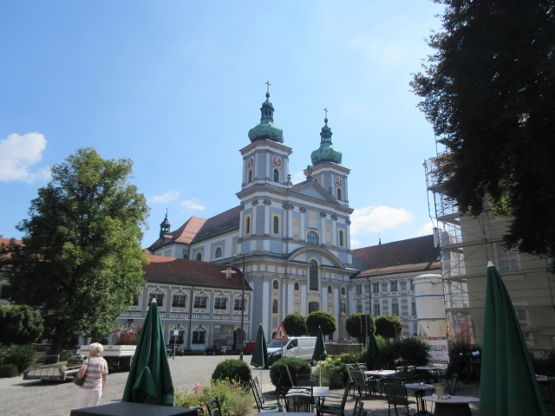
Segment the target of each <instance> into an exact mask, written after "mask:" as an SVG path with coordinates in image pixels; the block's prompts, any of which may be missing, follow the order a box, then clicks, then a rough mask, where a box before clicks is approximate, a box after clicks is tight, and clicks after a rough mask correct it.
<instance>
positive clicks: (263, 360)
mask: <svg viewBox="0 0 555 416" xmlns="http://www.w3.org/2000/svg"><path fill="white" fill-rule="evenodd" d="M251 365H254V366H255V367H259V368H260V369H261V370H262V368H269V367H270V362H269V359H268V346H267V345H266V337H265V336H264V329H263V328H262V324H260V326H259V327H258V333H257V334H256V345H255V346H254V350H253V351H252V358H251Z"/></svg>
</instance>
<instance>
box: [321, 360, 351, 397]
mask: <svg viewBox="0 0 555 416" xmlns="http://www.w3.org/2000/svg"><path fill="white" fill-rule="evenodd" d="M356 362H357V356H356V355H355V354H341V355H340V356H338V357H336V358H333V357H328V359H327V360H326V361H324V362H319V363H318V369H319V370H320V369H321V370H322V385H323V386H329V387H330V389H339V388H342V387H343V386H345V384H346V383H347V380H348V378H349V374H348V373H347V367H346V366H345V364H353V363H356Z"/></svg>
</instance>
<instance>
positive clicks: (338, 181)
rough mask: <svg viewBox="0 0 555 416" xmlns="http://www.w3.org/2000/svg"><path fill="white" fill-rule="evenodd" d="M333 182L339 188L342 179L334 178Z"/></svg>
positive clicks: (341, 184)
mask: <svg viewBox="0 0 555 416" xmlns="http://www.w3.org/2000/svg"><path fill="white" fill-rule="evenodd" d="M335 184H336V185H337V187H338V188H341V187H342V186H343V179H341V178H335Z"/></svg>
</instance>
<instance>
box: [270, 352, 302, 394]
mask: <svg viewBox="0 0 555 416" xmlns="http://www.w3.org/2000/svg"><path fill="white" fill-rule="evenodd" d="M285 364H287V367H289V371H290V372H291V377H293V383H294V382H295V380H296V379H297V374H312V367H311V366H310V364H309V363H308V362H307V361H305V360H302V359H300V358H294V357H284V358H281V359H279V360H277V361H276V362H275V363H273V364H272V366H271V367H270V379H271V380H272V384H273V385H274V386H276V387H279V388H284V389H285V388H289V387H291V383H290V382H289V377H288V376H287V372H286V370H285V367H284V366H285ZM282 372H283V375H282Z"/></svg>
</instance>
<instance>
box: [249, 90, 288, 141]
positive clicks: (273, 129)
mask: <svg viewBox="0 0 555 416" xmlns="http://www.w3.org/2000/svg"><path fill="white" fill-rule="evenodd" d="M269 98H270V93H269V92H267V93H266V101H264V102H263V103H262V107H260V113H261V116H260V124H259V125H257V126H255V127H253V128H252V129H250V131H249V139H250V140H251V142H254V141H255V140H259V139H270V140H273V141H274V142H278V143H283V130H282V129H281V127H278V126H276V125H275V124H274V106H273V105H272V103H271V102H270V100H269Z"/></svg>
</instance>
